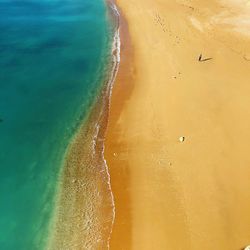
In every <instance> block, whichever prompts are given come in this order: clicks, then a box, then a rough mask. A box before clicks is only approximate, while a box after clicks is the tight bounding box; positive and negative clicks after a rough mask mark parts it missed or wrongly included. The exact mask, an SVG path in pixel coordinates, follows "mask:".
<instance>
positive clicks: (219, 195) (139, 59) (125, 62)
mask: <svg viewBox="0 0 250 250" xmlns="http://www.w3.org/2000/svg"><path fill="white" fill-rule="evenodd" d="M117 4H118V6H119V7H120V9H121V11H122V14H123V16H124V19H125V20H126V22H125V21H124V20H123V21H122V31H123V32H122V37H121V38H122V47H121V49H122V50H121V64H120V71H119V73H118V76H117V80H116V83H115V86H114V89H113V95H112V103H111V110H110V117H109V124H108V129H107V136H106V142H105V148H106V149H105V158H106V159H107V163H108V166H109V170H110V175H111V184H112V190H113V193H114V198H115V207H116V217H115V223H114V227H113V232H112V237H111V242H110V248H111V249H119V250H129V249H134V250H152V249H157V250H161V249H169V250H178V249H185V250H188V249H190V250H200V249H203V250H240V249H242V248H243V247H245V246H246V245H248V244H250V181H249V178H250V151H249V150H250V14H249V13H250V7H249V5H248V1H240V0H239V1H214V0H211V1H207V0H196V1H188V0H186V1H185V0H182V1H181V0H180V1H174V0H173V1H172V0H171V1H170V0H117ZM201 54H202V55H201ZM200 55H201V56H200ZM199 57H200V61H199ZM207 59H208V60H207Z"/></svg>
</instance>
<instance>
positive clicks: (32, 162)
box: [0, 0, 112, 250]
mask: <svg viewBox="0 0 250 250" xmlns="http://www.w3.org/2000/svg"><path fill="white" fill-rule="evenodd" d="M110 33H111V31H110V27H109V20H108V17H107V7H106V4H105V2H104V1H103V0H0V249H3V250H9V249H11V250H12V249H13V250H22V249H25V250H29V249H32V250H35V249H44V246H45V244H46V239H47V235H48V229H49V222H50V218H51V216H52V214H53V206H54V201H55V199H54V198H55V194H56V188H57V186H58V185H57V184H58V177H59V173H60V169H61V167H62V162H63V157H64V155H65V152H66V149H67V146H68V144H69V141H70V139H71V138H72V135H73V134H74V132H75V131H76V129H77V126H78V125H79V123H80V122H81V121H82V120H83V119H84V117H85V116H86V115H87V112H88V110H89V107H90V106H91V104H92V103H93V100H94V98H95V96H96V95H97V94H98V89H100V86H101V81H100V77H101V76H102V74H103V69H104V68H105V67H104V64H106V63H107V60H108V58H109V53H110V46H111V45H110V44H111V40H112V39H111V35H110Z"/></svg>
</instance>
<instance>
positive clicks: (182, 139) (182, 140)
mask: <svg viewBox="0 0 250 250" xmlns="http://www.w3.org/2000/svg"><path fill="white" fill-rule="evenodd" d="M179 141H180V142H184V141H185V137H184V136H181V137H180V138H179ZM247 250H248V249H247ZM249 250H250V249H249Z"/></svg>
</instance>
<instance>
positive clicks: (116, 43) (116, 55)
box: [102, 3, 121, 249]
mask: <svg viewBox="0 0 250 250" xmlns="http://www.w3.org/2000/svg"><path fill="white" fill-rule="evenodd" d="M109 7H110V9H111V11H112V14H113V15H114V17H115V18H116V20H115V21H116V30H115V34H114V38H113V44H112V57H113V58H112V69H111V73H110V78H109V80H108V83H107V96H106V98H108V103H107V106H108V107H107V109H108V112H110V102H111V96H112V90H113V85H114V82H115V78H116V75H117V72H118V68H119V65H120V48H121V40H120V13H119V11H118V9H117V7H116V5H115V4H114V3H109ZM104 151H105V146H104V142H103V147H102V160H103V162H104V166H105V172H106V175H107V177H108V180H107V181H108V187H109V192H110V195H111V201H112V208H113V217H112V224H111V229H110V234H109V238H108V241H107V248H108V249H109V243H110V238H111V234H112V229H113V225H114V221H115V201H114V195H113V192H112V187H111V178H110V174H109V168H108V165H107V161H106V159H105V157H104Z"/></svg>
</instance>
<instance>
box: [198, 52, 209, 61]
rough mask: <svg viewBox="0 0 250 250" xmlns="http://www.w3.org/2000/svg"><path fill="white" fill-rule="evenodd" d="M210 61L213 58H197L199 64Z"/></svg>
mask: <svg viewBox="0 0 250 250" xmlns="http://www.w3.org/2000/svg"><path fill="white" fill-rule="evenodd" d="M211 59H213V58H212V57H208V58H204V59H202V54H200V56H199V58H198V60H199V62H205V61H209V60H211Z"/></svg>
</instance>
